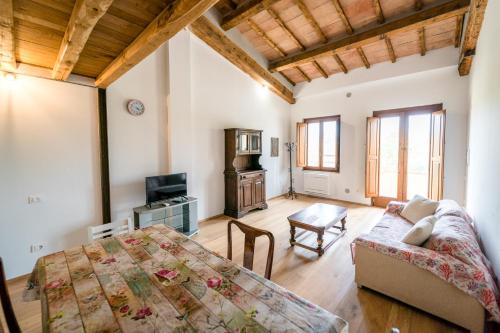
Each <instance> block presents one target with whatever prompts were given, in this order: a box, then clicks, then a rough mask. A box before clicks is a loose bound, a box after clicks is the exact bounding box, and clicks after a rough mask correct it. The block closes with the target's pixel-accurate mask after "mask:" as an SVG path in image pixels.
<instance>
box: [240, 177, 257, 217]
mask: <svg viewBox="0 0 500 333" xmlns="http://www.w3.org/2000/svg"><path fill="white" fill-rule="evenodd" d="M240 189H241V193H240V194H241V197H240V198H241V200H240V206H241V209H243V210H245V209H249V208H251V207H252V206H253V204H254V203H253V181H252V179H248V180H242V181H241V184H240Z"/></svg>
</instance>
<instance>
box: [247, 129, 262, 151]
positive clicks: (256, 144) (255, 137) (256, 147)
mask: <svg viewBox="0 0 500 333" xmlns="http://www.w3.org/2000/svg"><path fill="white" fill-rule="evenodd" d="M249 142H250V153H251V154H260V153H262V139H261V134H260V132H257V133H251V134H250V138H249Z"/></svg>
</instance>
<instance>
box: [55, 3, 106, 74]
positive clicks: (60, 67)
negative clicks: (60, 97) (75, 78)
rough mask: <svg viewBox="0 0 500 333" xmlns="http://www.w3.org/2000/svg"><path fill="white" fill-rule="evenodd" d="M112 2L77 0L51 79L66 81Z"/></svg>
mask: <svg viewBox="0 0 500 333" xmlns="http://www.w3.org/2000/svg"><path fill="white" fill-rule="evenodd" d="M112 3H113V0H77V1H76V3H75V5H74V7H73V12H72V13H71V17H70V19H69V22H68V26H67V27H66V32H65V33H64V37H63V40H62V42H61V46H60V47H59V53H58V55H57V58H56V62H55V64H54V67H53V70H52V78H53V79H56V80H66V79H67V78H68V77H69V75H70V74H71V72H72V71H73V67H75V65H76V63H77V62H78V59H79V58H80V53H81V52H82V51H83V49H84V47H85V44H86V43H87V40H88V39H89V37H90V34H91V33H92V31H93V30H94V27H95V26H96V24H97V22H98V21H99V19H100V18H101V17H102V16H103V15H104V14H105V13H106V11H107V10H108V8H109V7H110V6H111V4H112Z"/></svg>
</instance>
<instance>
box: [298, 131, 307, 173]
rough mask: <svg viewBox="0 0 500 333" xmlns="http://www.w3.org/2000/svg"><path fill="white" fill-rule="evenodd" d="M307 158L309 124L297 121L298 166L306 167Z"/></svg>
mask: <svg viewBox="0 0 500 333" xmlns="http://www.w3.org/2000/svg"><path fill="white" fill-rule="evenodd" d="M306 160H307V124H306V123H297V166H298V167H305V166H306Z"/></svg>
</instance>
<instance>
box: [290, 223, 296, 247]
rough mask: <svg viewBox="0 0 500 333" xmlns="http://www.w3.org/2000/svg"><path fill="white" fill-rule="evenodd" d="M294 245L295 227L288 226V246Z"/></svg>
mask: <svg viewBox="0 0 500 333" xmlns="http://www.w3.org/2000/svg"><path fill="white" fill-rule="evenodd" d="M294 245H295V227H294V226H290V246H294Z"/></svg>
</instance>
